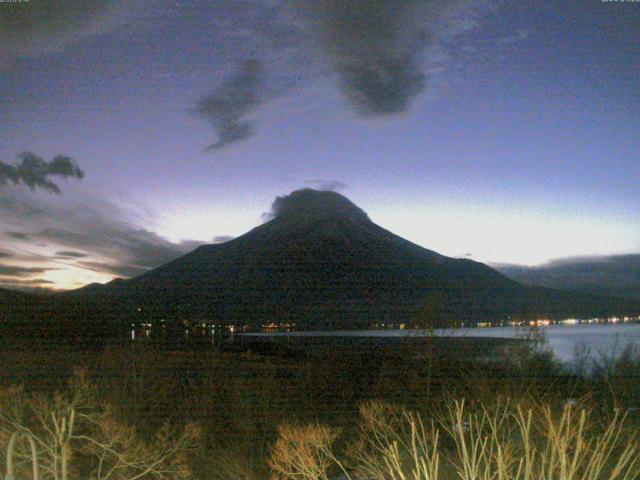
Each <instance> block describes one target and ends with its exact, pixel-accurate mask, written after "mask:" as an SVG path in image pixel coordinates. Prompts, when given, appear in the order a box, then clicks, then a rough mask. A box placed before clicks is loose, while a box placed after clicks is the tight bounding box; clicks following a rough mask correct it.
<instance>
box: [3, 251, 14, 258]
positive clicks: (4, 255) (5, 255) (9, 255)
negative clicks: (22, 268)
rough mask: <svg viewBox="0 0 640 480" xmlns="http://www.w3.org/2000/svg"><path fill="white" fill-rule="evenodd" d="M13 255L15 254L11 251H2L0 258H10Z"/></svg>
mask: <svg viewBox="0 0 640 480" xmlns="http://www.w3.org/2000/svg"><path fill="white" fill-rule="evenodd" d="M12 256H13V255H11V254H10V253H7V252H2V251H0V258H10V257H12Z"/></svg>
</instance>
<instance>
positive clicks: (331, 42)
mask: <svg viewBox="0 0 640 480" xmlns="http://www.w3.org/2000/svg"><path fill="white" fill-rule="evenodd" d="M294 3H295V4H296V6H297V8H298V10H299V11H300V12H301V13H302V15H303V16H304V18H306V20H307V22H309V24H310V25H311V26H312V28H313V31H315V32H317V34H318V38H317V40H319V42H320V45H321V48H322V50H323V51H324V53H325V55H326V57H327V59H328V62H329V64H330V66H331V68H332V70H333V71H334V72H335V73H337V75H338V83H339V85H340V87H341V89H342V91H343V93H344V95H345V96H346V98H347V99H348V100H349V101H350V103H351V104H352V105H353V107H354V108H355V109H356V111H357V112H358V113H360V114H363V115H386V114H390V113H399V112H403V111H405V110H406V109H407V108H408V107H409V105H410V104H411V102H412V100H413V99H414V98H415V97H416V95H418V94H419V93H421V92H422V91H423V90H424V89H425V87H426V84H427V79H426V76H425V74H424V72H423V71H422V68H421V64H420V54H421V53H422V52H423V51H424V49H425V48H426V47H427V46H428V45H430V43H431V41H432V38H433V35H432V33H431V32H430V31H429V24H428V21H429V20H430V18H429V17H431V16H432V15H434V14H436V12H435V11H434V10H437V4H438V2H425V1H420V0H416V1H411V0H409V1H406V2H402V3H398V2H397V0H378V1H371V0H352V1H350V2H344V1H342V0H305V1H297V2H294ZM434 7H435V8H434Z"/></svg>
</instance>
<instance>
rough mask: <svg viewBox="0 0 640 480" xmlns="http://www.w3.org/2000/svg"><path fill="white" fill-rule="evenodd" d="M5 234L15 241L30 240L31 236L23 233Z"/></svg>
mask: <svg viewBox="0 0 640 480" xmlns="http://www.w3.org/2000/svg"><path fill="white" fill-rule="evenodd" d="M4 234H5V235H6V236H7V237H11V238H13V239H14V240H30V238H29V235H27V234H26V233H22V232H4Z"/></svg>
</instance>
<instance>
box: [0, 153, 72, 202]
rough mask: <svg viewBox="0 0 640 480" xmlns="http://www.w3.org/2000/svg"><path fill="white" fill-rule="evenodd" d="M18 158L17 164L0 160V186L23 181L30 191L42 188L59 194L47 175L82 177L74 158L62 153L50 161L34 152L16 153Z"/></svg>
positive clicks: (57, 188)
mask: <svg viewBox="0 0 640 480" xmlns="http://www.w3.org/2000/svg"><path fill="white" fill-rule="evenodd" d="M18 159H19V160H20V162H19V163H18V164H17V165H8V164H6V163H4V162H0V188H2V187H4V186H5V185H7V184H8V183H9V182H11V183H13V184H14V185H19V184H20V183H23V184H25V185H26V186H28V187H29V188H30V189H31V190H32V191H35V190H36V189H42V190H45V191H47V192H51V193H56V194H59V193H60V187H58V185H57V184H56V183H54V182H53V181H52V180H50V179H49V177H52V176H56V177H61V178H68V177H70V178H77V179H82V178H84V172H83V171H82V170H81V169H80V167H78V165H77V164H76V162H75V160H73V159H72V158H70V157H66V156H64V155H57V156H56V157H54V158H53V160H51V161H50V162H46V161H45V160H43V159H42V158H41V157H39V156H38V155H36V154H35V153H31V152H23V153H21V154H20V155H18Z"/></svg>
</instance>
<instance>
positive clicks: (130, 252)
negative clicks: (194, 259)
mask: <svg viewBox="0 0 640 480" xmlns="http://www.w3.org/2000/svg"><path fill="white" fill-rule="evenodd" d="M3 200H7V201H3ZM17 205H20V206H21V207H20V208H14V207H16V206H17ZM25 206H27V207H28V208H24V207H25ZM42 210H45V211H46V212H47V215H44V216H43V215H41V214H40V211H42ZM27 212H31V213H32V214H31V215H29V214H28V213H27ZM3 227H4V228H3ZM0 229H2V230H3V231H4V234H5V235H6V236H7V237H9V238H11V239H14V240H24V239H30V240H31V242H30V243H29V244H28V245H25V246H22V245H20V246H18V245H16V246H15V252H13V253H16V252H19V253H20V255H21V256H23V255H24V254H29V255H30V258H32V259H35V258H36V257H37V259H38V262H39V263H42V262H49V263H48V264H51V265H52V266H54V267H56V268H61V269H62V268H69V267H74V266H75V267H81V268H85V269H88V270H92V271H95V272H98V273H102V274H104V273H108V274H109V275H117V276H119V277H125V276H126V277H128V276H131V275H135V274H139V273H142V272H144V271H146V270H148V269H151V268H155V267H158V266H160V265H162V264H163V263H166V262H169V261H171V260H174V259H175V258H177V257H179V256H181V255H183V254H185V253H187V252H189V251H191V250H193V249H195V248H196V247H197V246H198V245H201V244H202V242H195V241H183V242H181V243H172V242H170V241H168V240H167V239H165V238H163V237H162V236H160V235H157V234H155V233H153V232H151V231H149V230H145V229H142V228H139V227H138V226H137V225H136V224H135V222H134V221H132V220H129V218H128V214H127V213H126V212H123V211H122V210H121V209H119V208H118V207H117V206H115V205H113V204H111V203H109V202H105V201H103V200H99V199H97V198H95V197H91V196H88V195H81V194H79V193H78V192H75V191H71V192H69V193H68V194H67V195H60V196H57V195H56V196H40V195H31V194H30V193H29V192H25V191H20V190H18V189H5V190H0ZM21 231H28V232H29V233H28V235H27V234H25V233H21ZM42 242H45V243H46V244H47V245H48V246H49V247H52V248H54V249H55V250H54V252H57V253H52V254H49V253H42V252H38V251H36V250H35V249H36V248H37V246H38V245H39V243H42ZM7 243H9V242H7ZM27 247H28V249H29V251H27V250H25V248H27ZM5 249H6V250H7V251H8V252H10V253H11V252H12V246H11V245H10V244H8V245H7V246H6V248H5ZM83 255H84V256H83ZM69 259H71V260H81V261H82V262H84V265H81V264H80V263H79V262H78V263H69V264H67V263H65V262H64V260H69ZM25 261H26V259H25Z"/></svg>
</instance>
